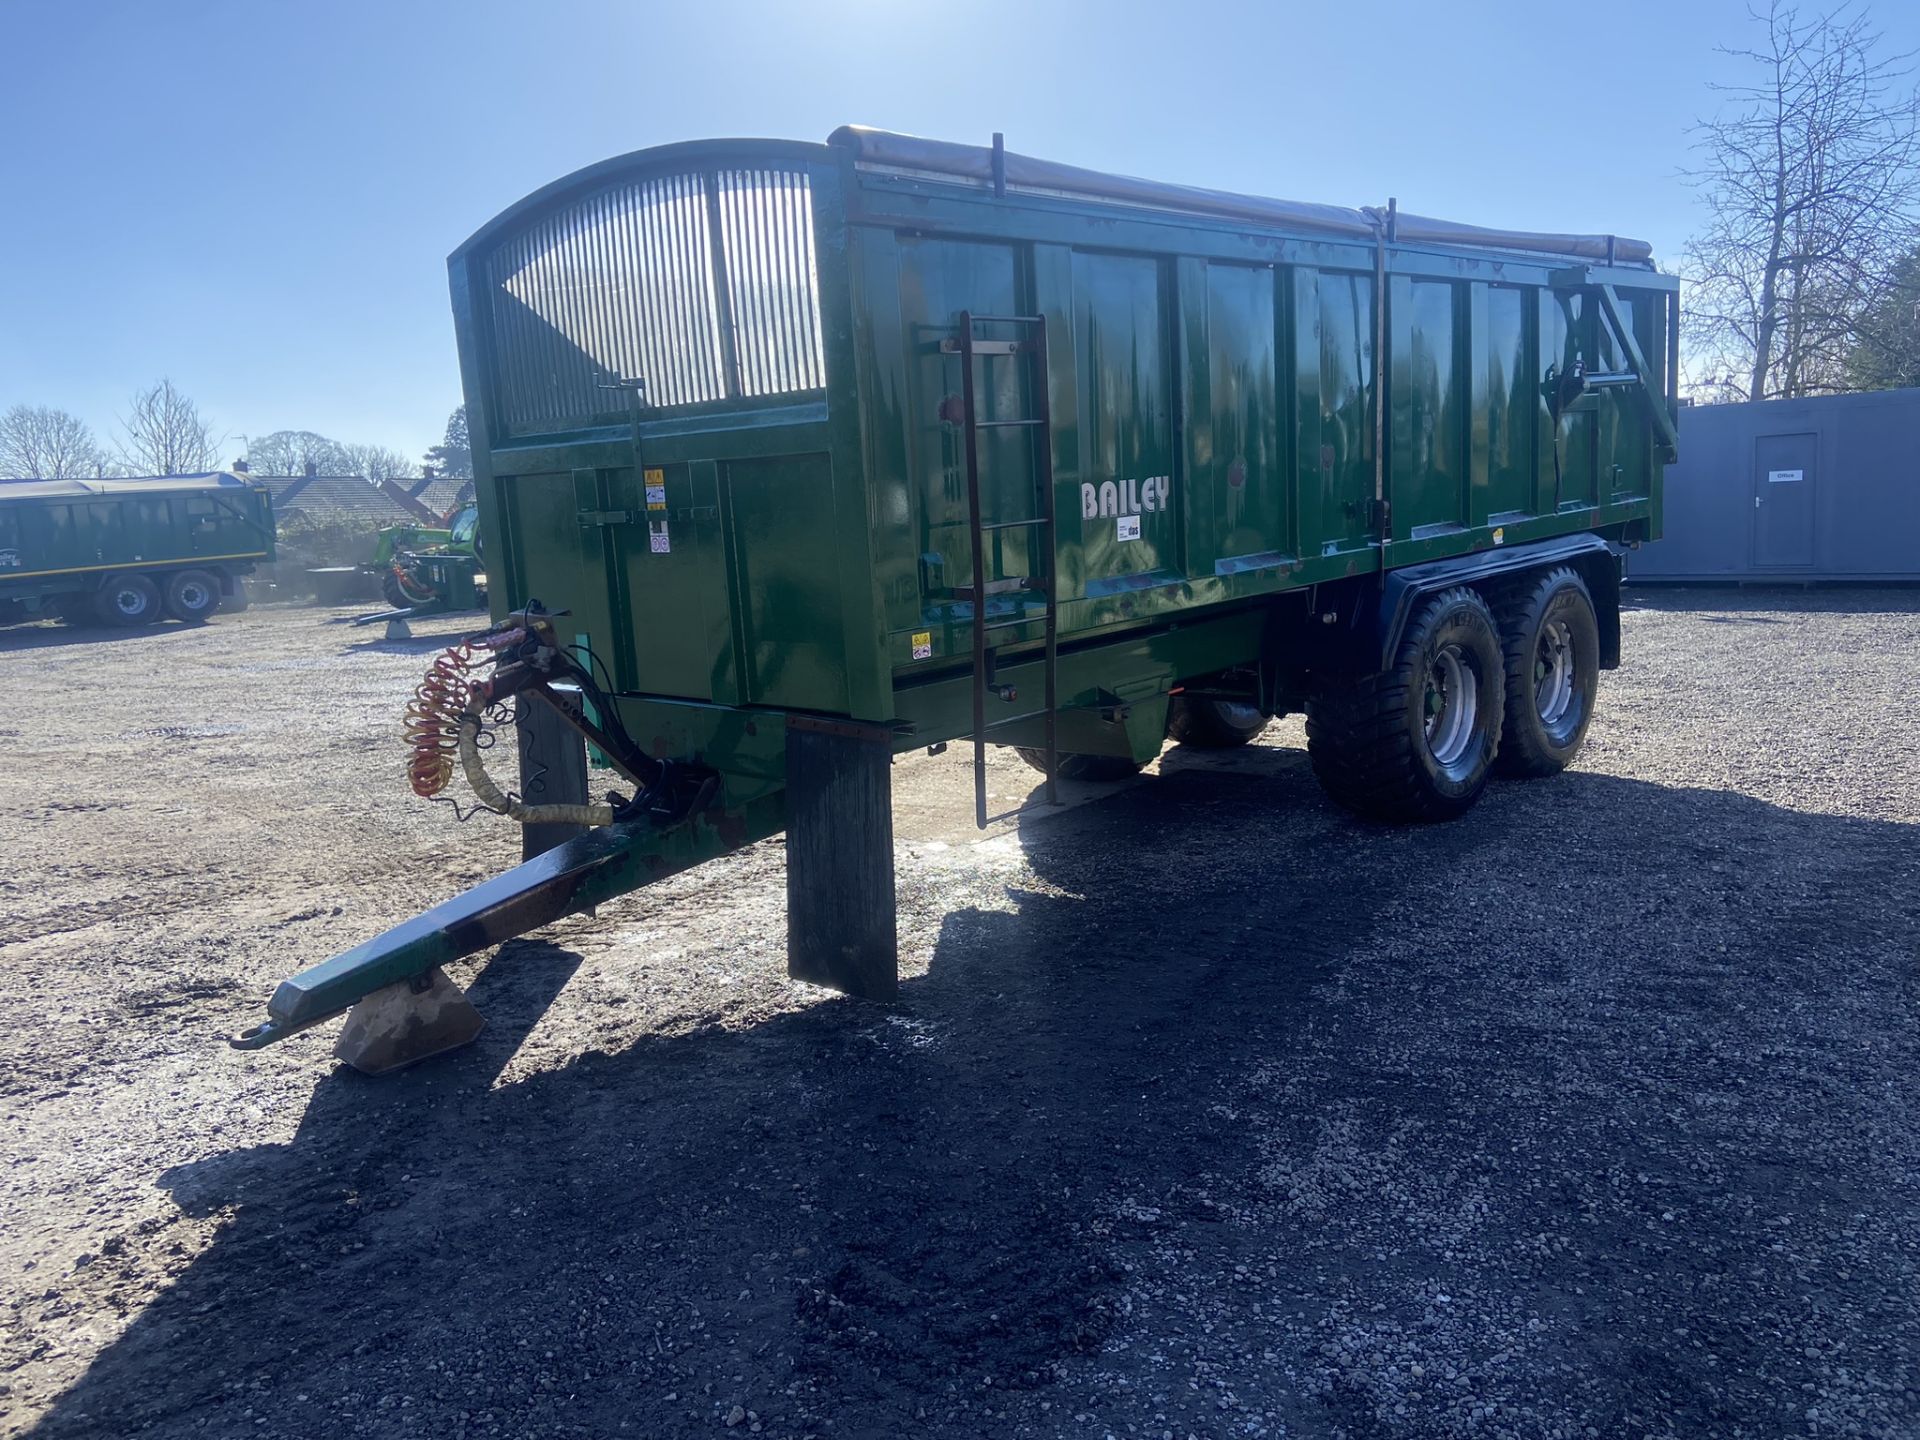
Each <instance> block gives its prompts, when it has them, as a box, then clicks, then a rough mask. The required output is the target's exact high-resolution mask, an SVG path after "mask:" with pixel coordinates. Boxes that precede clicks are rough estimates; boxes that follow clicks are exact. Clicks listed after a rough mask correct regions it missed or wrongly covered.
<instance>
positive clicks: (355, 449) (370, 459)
mask: <svg viewBox="0 0 1920 1440" xmlns="http://www.w3.org/2000/svg"><path fill="white" fill-rule="evenodd" d="M340 448H341V450H342V451H343V452H345V454H346V457H347V463H348V465H349V467H350V468H351V471H352V473H353V474H355V475H364V476H366V477H367V479H369V480H398V479H399V478H400V477H401V476H403V475H417V474H419V473H420V472H419V470H418V469H417V468H416V467H415V465H414V462H413V461H412V460H410V459H409V458H408V457H407V456H405V455H403V454H401V453H400V452H399V451H398V450H389V449H388V448H387V447H386V446H384V445H343V446H341V447H340Z"/></svg>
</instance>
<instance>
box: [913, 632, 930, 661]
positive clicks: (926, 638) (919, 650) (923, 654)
mask: <svg viewBox="0 0 1920 1440" xmlns="http://www.w3.org/2000/svg"><path fill="white" fill-rule="evenodd" d="M913 658H914V659H916V660H931V659H932V658H933V632H932V631H931V630H916V631H914V632H913Z"/></svg>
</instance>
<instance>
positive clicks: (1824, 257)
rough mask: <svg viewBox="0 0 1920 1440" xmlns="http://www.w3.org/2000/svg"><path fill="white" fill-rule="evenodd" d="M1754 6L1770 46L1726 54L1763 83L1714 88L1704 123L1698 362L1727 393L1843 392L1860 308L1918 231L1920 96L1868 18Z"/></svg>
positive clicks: (1691, 260) (1694, 296) (1690, 250)
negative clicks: (1717, 99)
mask: <svg viewBox="0 0 1920 1440" xmlns="http://www.w3.org/2000/svg"><path fill="white" fill-rule="evenodd" d="M1752 15H1753V19H1754V21H1755V23H1756V24H1758V25H1759V26H1761V27H1763V28H1764V29H1765V31H1766V38H1765V39H1764V41H1762V42H1761V43H1760V44H1759V45H1758V46H1757V47H1756V48H1754V49H1751V50H1741V49H1729V50H1727V51H1726V52H1725V53H1727V54H1729V55H1733V56H1735V57H1737V58H1739V59H1741V60H1744V61H1747V62H1749V63H1750V64H1751V65H1752V66H1754V67H1755V69H1756V70H1757V72H1758V78H1757V79H1756V80H1755V81H1754V82H1753V83H1752V84H1747V85H1734V86H1720V87H1716V88H1717V89H1719V90H1720V91H1721V93H1722V94H1723V95H1724V96H1726V97H1727V100H1726V105H1725V108H1723V110H1722V112H1721V113H1720V114H1719V115H1718V116H1716V117H1715V118H1714V119H1712V120H1709V121H1705V122H1702V123H1701V124H1700V125H1699V126H1697V127H1696V131H1695V134H1696V147H1697V148H1698V149H1699V150H1700V151H1701V152H1702V154H1703V155H1704V157H1705V158H1704V164H1703V165H1702V167H1701V168H1700V169H1699V170H1698V171H1696V172H1694V173H1693V175H1692V177H1691V178H1692V179H1693V181H1694V183H1695V185H1696V186H1697V187H1698V188H1699V190H1700V192H1701V195H1702V196H1703V198H1704V199H1705V201H1706V203H1707V207H1708V210H1709V212H1710V216H1711V218H1710V219H1709V220H1708V222H1707V225H1706V228H1705V229H1704V230H1703V231H1702V232H1701V233H1700V234H1699V235H1698V236H1696V237H1695V238H1694V240H1693V241H1692V242H1691V243H1690V244H1689V245H1688V247H1687V265H1686V270H1685V271H1684V272H1683V273H1684V275H1685V278H1686V279H1688V280H1689V281H1691V292H1690V295H1689V304H1688V308H1687V311H1686V314H1687V315H1688V328H1689V332H1690V333H1689V336H1688V350H1689V359H1690V361H1691V362H1692V364H1691V367H1690V368H1693V369H1694V370H1695V371H1696V373H1701V372H1704V373H1705V374H1706V375H1707V376H1708V377H1709V378H1708V380H1707V382H1706V384H1705V385H1704V386H1703V387H1701V388H1704V389H1706V390H1707V391H1709V392H1711V393H1714V394H1715V395H1716V396H1717V397H1718V398H1724V399H1740V400H1766V399H1772V398H1775V397H1778V396H1787V395H1807V394H1818V393H1821V392H1824V391H1829V390H1838V389H1845V388H1847V378H1846V376H1847V370H1846V356H1847V352H1848V350H1849V349H1850V348H1851V347H1852V343H1853V337H1854V329H1855V326H1856V324H1857V322H1858V320H1859V317H1860V316H1861V315H1862V314H1863V313H1864V312H1865V311H1866V310H1867V309H1869V308H1870V307H1871V306H1872V305H1873V304H1874V303H1875V301H1876V300H1877V299H1878V297H1879V296H1880V294H1881V293H1882V292H1883V291H1884V290H1885V288H1886V287H1887V285H1888V284H1890V283H1891V279H1892V275H1893V271H1894V268H1895V266H1896V264H1897V263H1898V261H1899V259H1900V257H1901V256H1902V255H1903V254H1905V253H1906V252H1907V251H1908V250H1909V249H1911V248H1912V245H1913V242H1914V238H1915V236H1916V234H1920V226H1917V225H1916V209H1917V208H1920V207H1916V197H1920V95H1917V94H1916V92H1915V90H1914V89H1913V87H1912V86H1911V85H1910V84H1908V83H1907V77H1908V74H1909V72H1908V71H1907V70H1906V69H1905V68H1904V62H1905V61H1906V59H1907V58H1908V57H1906V56H1904V55H1901V56H1882V55H1881V54H1880V53H1879V50H1880V35H1879V32H1877V31H1875V30H1873V29H1872V28H1871V27H1870V26H1869V25H1868V23H1867V19H1866V16H1865V15H1864V14H1862V13H1853V14H1849V13H1847V12H1846V11H1845V10H1841V11H1835V12H1830V13H1827V14H1822V15H1819V16H1817V17H1815V18H1812V19H1803V18H1801V15H1800V13H1799V12H1798V11H1796V10H1794V9H1793V8H1791V7H1790V6H1787V5H1784V4H1780V3H1778V0H1775V3H1774V4H1772V5H1771V6H1770V8H1768V9H1766V10H1756V11H1754V12H1752Z"/></svg>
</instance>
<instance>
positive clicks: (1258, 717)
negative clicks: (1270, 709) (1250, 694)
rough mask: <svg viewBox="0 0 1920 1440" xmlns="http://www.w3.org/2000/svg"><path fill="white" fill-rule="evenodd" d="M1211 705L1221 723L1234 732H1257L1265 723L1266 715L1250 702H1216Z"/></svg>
mask: <svg viewBox="0 0 1920 1440" xmlns="http://www.w3.org/2000/svg"><path fill="white" fill-rule="evenodd" d="M1213 703H1214V705H1215V706H1216V707H1217V709H1216V713H1217V714H1218V715H1219V716H1220V719H1221V721H1222V723H1224V724H1226V725H1228V726H1230V727H1231V728H1233V729H1235V730H1258V729H1261V728H1262V727H1263V726H1265V724H1266V723H1267V717H1266V713H1265V712H1264V711H1263V710H1261V708H1260V707H1259V706H1258V705H1255V704H1254V703H1253V702H1252V701H1251V700H1216V701H1214V702H1213Z"/></svg>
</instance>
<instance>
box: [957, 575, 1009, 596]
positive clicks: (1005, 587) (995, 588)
mask: <svg viewBox="0 0 1920 1440" xmlns="http://www.w3.org/2000/svg"><path fill="white" fill-rule="evenodd" d="M1026 588H1027V580H1026V577H1025V576H1024V575H1016V576H1014V577H1013V578H1012V579H1010V580H989V581H988V582H987V594H989V595H1005V594H1007V593H1008V592H1009V591H1013V590H1024V589H1026ZM953 593H954V595H955V596H956V597H957V598H959V599H961V600H971V599H973V586H971V585H956V586H954V587H953Z"/></svg>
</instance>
